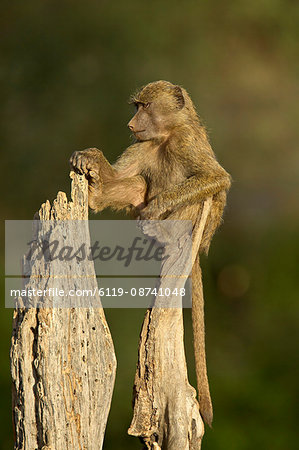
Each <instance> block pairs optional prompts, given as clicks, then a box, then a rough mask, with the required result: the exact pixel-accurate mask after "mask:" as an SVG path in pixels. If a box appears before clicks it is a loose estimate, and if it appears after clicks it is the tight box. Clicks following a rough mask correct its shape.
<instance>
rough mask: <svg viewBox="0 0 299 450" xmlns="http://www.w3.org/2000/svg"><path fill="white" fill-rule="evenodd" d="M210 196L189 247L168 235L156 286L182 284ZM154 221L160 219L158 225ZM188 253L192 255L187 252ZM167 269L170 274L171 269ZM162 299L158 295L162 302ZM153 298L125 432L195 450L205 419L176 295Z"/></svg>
mask: <svg viewBox="0 0 299 450" xmlns="http://www.w3.org/2000/svg"><path fill="white" fill-rule="evenodd" d="M210 207H211V199H207V200H206V202H205V203H204V206H203V210H202V213H201V217H200V218H199V221H198V223H197V224H196V226H195V228H194V232H193V239H192V240H193V244H192V253H191V248H190V246H189V247H188V242H187V240H185V241H184V239H182V236H181V237H180V238H179V239H178V240H176V239H172V242H170V244H169V245H170V247H171V248H168V251H167V254H168V255H170V257H169V258H168V259H167V260H166V263H165V264H164V266H162V269H161V281H160V287H162V289H163V291H162V292H165V291H164V288H166V287H171V290H172V292H173V289H174V288H176V287H177V288H178V289H179V288H181V287H183V286H184V284H185V281H186V277H184V276H182V277H181V278H176V277H175V274H176V275H178V274H186V271H188V273H190V270H191V268H192V265H193V263H194V261H195V258H196V255H197V253H198V249H199V246H200V242H201V239H202V235H203V230H204V226H205V223H206V220H207V217H208V214H209V211H210ZM158 226H159V225H158ZM190 254H191V258H190ZM170 274H171V275H170ZM163 301H165V299H164V300H162V302H163ZM161 304H162V306H163V303H161V299H159V297H157V298H156V299H155V302H154V305H153V308H151V309H149V310H147V312H146V316H145V319H144V323H143V326H142V330H141V335H140V342H139V352H138V364H137V371H136V375H135V383H134V415H133V419H132V423H131V426H130V428H129V430H128V433H129V434H130V435H132V436H138V437H141V438H142V439H143V441H144V443H145V445H146V448H148V449H152V450H154V449H155V450H158V449H161V448H163V449H164V448H165V449H167V450H199V449H200V448H201V440H202V437H203V434H204V425H203V421H202V418H201V416H200V413H199V407H198V402H197V400H196V391H195V389H194V388H193V387H192V386H191V385H190V384H189V382H188V375H187V365H186V358H185V350H184V327H183V314H182V308H181V299H180V302H178V298H177V297H170V298H168V299H167V304H168V305H169V306H171V305H173V306H175V307H166V308H165V307H161Z"/></svg>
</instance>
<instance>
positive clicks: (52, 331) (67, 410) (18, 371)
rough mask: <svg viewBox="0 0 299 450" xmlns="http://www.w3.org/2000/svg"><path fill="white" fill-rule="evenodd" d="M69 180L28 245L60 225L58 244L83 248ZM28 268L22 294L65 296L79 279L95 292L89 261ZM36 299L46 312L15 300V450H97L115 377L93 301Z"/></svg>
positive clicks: (44, 210) (84, 207)
mask: <svg viewBox="0 0 299 450" xmlns="http://www.w3.org/2000/svg"><path fill="white" fill-rule="evenodd" d="M71 177H72V178H73V181H72V193H71V195H72V201H70V202H68V201H67V198H66V195H65V194H64V193H62V192H59V193H58V195H57V199H56V200H54V203H53V206H51V205H50V203H49V201H47V202H46V203H45V204H43V205H42V207H41V209H40V210H39V213H38V217H37V218H39V219H40V222H39V223H40V225H37V226H35V239H38V238H39V237H40V236H41V235H42V233H45V229H46V227H47V225H48V227H49V228H48V232H50V234H51V235H55V232H57V229H55V220H58V221H61V220H64V221H65V228H64V227H63V229H64V231H63V233H65V236H64V237H65V242H66V245H70V246H72V245H73V246H74V247H75V246H76V241H77V240H78V239H79V240H80V241H82V240H83V241H84V242H86V243H87V244H88V243H89V230H88V221H87V219H88V198H87V196H88V186H87V181H86V179H85V178H84V177H83V176H79V175H77V174H74V173H71ZM82 219H83V220H82ZM49 220H52V221H51V222H49ZM70 220H80V221H81V222H80V223H81V225H80V226H78V227H73V228H72V232H71V233H70V232H68V230H69V229H68V228H67V225H68V221H70ZM69 223H70V222H69ZM37 224H38V222H37ZM60 224H61V222H60ZM58 232H59V233H60V232H61V228H59V229H58ZM28 270H29V269H28V267H27V266H26V264H25V265H24V272H25V274H26V276H28V275H30V276H29V278H26V279H24V283H25V287H26V288H33V287H38V288H39V289H44V288H45V287H47V288H50V287H52V288H57V287H58V288H59V289H64V292H69V291H70V290H71V289H74V288H77V287H78V286H80V277H81V278H82V279H85V280H87V283H88V287H89V289H93V288H96V287H97V281H96V278H95V273H94V267H93V261H87V260H84V261H81V262H80V263H78V261H77V260H75V261H74V262H73V263H70V265H69V266H68V267H65V268H64V270H65V272H64V273H63V275H58V274H55V271H54V275H53V266H52V268H51V269H50V266H49V267H48V266H47V264H45V263H44V262H43V261H42V260H41V261H39V260H35V261H34V264H33V266H32V267H31V268H30V273H28ZM51 270H52V272H51ZM35 300H37V299H35V298H33V299H32V306H34V302H35ZM38 300H41V299H40V298H39V299H38ZM42 300H45V301H48V303H46V306H47V307H45V308H34V307H30V308H28V305H27V304H26V307H21V304H22V303H21V299H19V308H16V309H15V311H14V323H13V334H12V344H11V373H12V381H13V396H12V397H13V398H12V401H13V420H14V430H15V449H18V450H21V449H22V450H33V449H43V450H45V449H51V450H54V449H55V450H62V449H63V450H65V449H76V450H78V449H82V450H83V449H87V450H99V449H101V448H102V444H103V438H104V432H105V428H106V422H107V417H108V413H109V409H110V404H111V397H112V392H113V386H114V379H115V371H116V358H115V353H114V348H113V342H112V338H111V335H110V331H109V329H108V326H107V322H106V319H105V316H104V312H103V309H102V308H101V307H100V306H101V304H100V299H99V297H98V295H96V297H95V299H93V300H95V301H96V304H97V305H98V306H99V307H97V308H93V307H84V308H77V307H74V304H72V305H71V306H73V307H65V306H66V305H64V304H63V302H64V300H65V301H67V300H66V299H64V298H62V299H58V303H57V304H56V305H55V300H53V299H49V298H48V299H47V298H43V299H42ZM56 300H57V299H56ZM72 300H73V301H76V298H73V299H72ZM59 301H60V302H61V304H60V306H61V307H58V306H59ZM51 302H52V304H51ZM75 304H76V303H75ZM57 305H58V306H57ZM51 306H52V307H51Z"/></svg>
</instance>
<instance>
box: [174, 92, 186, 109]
mask: <svg viewBox="0 0 299 450" xmlns="http://www.w3.org/2000/svg"><path fill="white" fill-rule="evenodd" d="M174 96H175V98H176V100H177V104H178V106H179V109H182V108H183V107H184V106H185V99H184V95H183V91H182V89H181V88H180V86H175V87H174Z"/></svg>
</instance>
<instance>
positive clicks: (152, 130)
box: [128, 81, 196, 141]
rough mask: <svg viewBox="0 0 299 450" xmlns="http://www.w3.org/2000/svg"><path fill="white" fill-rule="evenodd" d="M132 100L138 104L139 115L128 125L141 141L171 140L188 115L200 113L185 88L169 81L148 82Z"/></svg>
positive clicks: (137, 112)
mask: <svg viewBox="0 0 299 450" xmlns="http://www.w3.org/2000/svg"><path fill="white" fill-rule="evenodd" d="M130 103H133V104H134V105H135V107H136V114H135V115H134V117H133V118H132V119H131V120H130V122H129V123H128V127H129V128H130V130H131V131H132V132H133V133H134V135H135V137H136V139H137V140H138V141H149V140H164V139H167V138H168V137H169V136H170V134H171V132H172V131H173V129H174V128H175V127H177V126H179V125H180V124H182V123H185V122H186V120H187V118H188V116H194V115H195V116H196V112H195V109H194V106H193V104H192V101H191V99H190V97H189V95H188V93H187V92H186V91H185V89H183V88H181V87H180V86H177V85H174V84H172V83H169V82H168V81H155V82H153V83H149V84H147V85H146V86H144V87H143V88H141V90H140V91H138V92H137V93H135V94H134V95H133V96H132V97H131V99H130Z"/></svg>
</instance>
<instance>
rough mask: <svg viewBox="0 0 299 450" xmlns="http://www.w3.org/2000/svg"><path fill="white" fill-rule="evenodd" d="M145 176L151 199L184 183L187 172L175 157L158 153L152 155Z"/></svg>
mask: <svg viewBox="0 0 299 450" xmlns="http://www.w3.org/2000/svg"><path fill="white" fill-rule="evenodd" d="M143 176H144V177H145V179H146V182H147V184H148V198H151V197H154V196H156V195H157V194H159V193H160V192H163V191H165V190H167V189H170V188H171V187H172V186H174V185H176V184H179V183H182V182H183V181H184V180H185V179H186V177H187V170H186V168H185V167H184V165H183V164H182V163H181V162H180V161H177V160H176V159H175V158H174V157H173V155H171V154H167V153H162V152H161V153H158V152H156V153H153V154H152V155H150V158H149V159H148V163H147V164H146V167H145V169H144V173H143Z"/></svg>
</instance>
